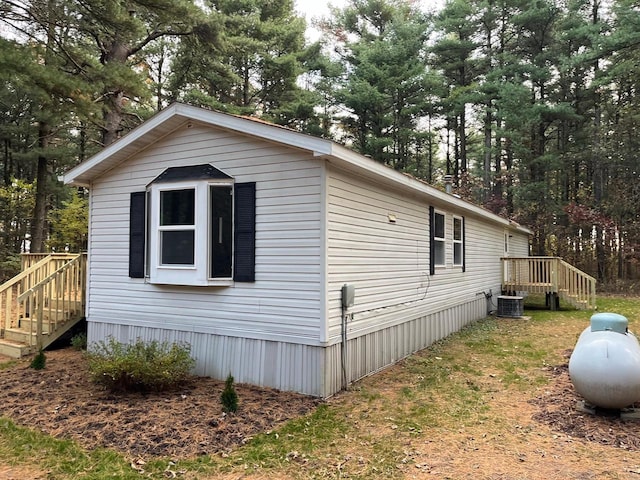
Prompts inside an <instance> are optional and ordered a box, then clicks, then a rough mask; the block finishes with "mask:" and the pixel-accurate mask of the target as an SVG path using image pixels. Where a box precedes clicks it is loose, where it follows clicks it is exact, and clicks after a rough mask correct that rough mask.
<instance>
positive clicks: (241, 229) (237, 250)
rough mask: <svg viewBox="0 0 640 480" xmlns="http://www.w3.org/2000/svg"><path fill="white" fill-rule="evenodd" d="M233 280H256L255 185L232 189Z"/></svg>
mask: <svg viewBox="0 0 640 480" xmlns="http://www.w3.org/2000/svg"><path fill="white" fill-rule="evenodd" d="M233 197H234V201H235V218H234V220H235V221H234V229H235V232H234V233H235V235H234V249H233V279H234V280H235V281H236V282H255V279H256V184H255V182H248V183H236V184H235V188H234V195H233Z"/></svg>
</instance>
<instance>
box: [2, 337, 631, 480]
mask: <svg viewBox="0 0 640 480" xmlns="http://www.w3.org/2000/svg"><path fill="white" fill-rule="evenodd" d="M569 353H570V352H567V356H566V360H567V362H568V359H569ZM80 355H81V353H79V352H77V351H74V350H72V349H63V350H58V351H52V352H48V353H47V367H46V369H45V370H41V371H36V370H33V369H31V368H29V366H28V365H29V363H28V361H20V362H18V363H17V364H16V365H14V366H12V367H10V368H6V369H4V370H0V386H1V388H0V416H4V417H7V418H10V419H12V420H13V421H15V422H16V423H18V424H20V425H25V426H31V427H33V428H36V429H38V430H41V431H43V432H45V433H47V434H49V435H52V436H54V437H64V438H71V439H73V440H75V441H77V442H78V443H79V444H81V445H82V446H84V447H86V448H88V449H91V448H95V447H97V446H103V447H108V448H112V449H116V450H118V451H121V452H123V453H125V454H126V455H128V456H131V457H132V458H135V457H148V456H168V457H171V458H174V459H179V458H188V457H194V456H198V455H201V454H215V453H222V452H228V451H230V450H232V449H234V448H235V447H237V446H238V445H241V444H243V443H244V442H246V441H247V440H249V439H250V438H251V437H252V436H253V435H255V434H257V433H260V432H265V431H267V430H271V429H273V428H275V427H277V426H278V425H279V424H282V423H283V422H285V421H286V420H288V419H291V418H294V417H297V416H300V415H304V414H305V413H307V412H309V411H311V410H312V409H314V408H315V407H316V406H317V405H318V403H319V401H318V400H316V399H312V398H309V397H306V396H302V395H297V394H293V393H284V392H279V391H276V390H270V389H261V388H255V387H251V386H246V385H237V386H236V388H237V391H238V394H239V398H240V400H241V403H240V408H239V411H238V413H237V414H231V415H225V414H223V412H222V410H221V407H220V402H219V397H220V393H221V392H222V388H223V386H224V384H223V382H220V381H216V380H212V379H209V378H197V379H195V380H194V381H193V382H191V383H190V384H189V385H187V386H186V387H184V388H183V389H181V390H179V391H175V392H169V393H161V394H146V395H143V394H130V395H117V396H116V395H112V394H110V393H108V392H106V391H104V390H103V389H102V388H101V387H99V386H96V385H94V384H91V383H90V382H89V381H88V380H87V378H88V375H87V372H86V368H85V367H84V365H85V362H83V361H81V358H80ZM398 368H401V366H398V365H396V366H394V367H391V368H390V369H388V370H386V371H384V372H382V373H381V374H379V375H377V376H374V377H369V378H368V379H366V382H367V383H372V382H374V383H375V385H376V387H377V388H378V389H379V391H380V393H382V394H383V395H384V392H385V389H386V388H389V389H390V393H391V389H397V388H398V387H397V385H396V384H395V383H394V370H395V369H398ZM547 370H548V375H549V377H550V378H551V381H550V382H549V384H548V385H546V386H545V387H544V391H543V392H541V394H540V395H538V396H537V397H536V398H535V399H531V398H525V397H528V396H527V394H523V398H514V395H513V392H510V393H508V394H507V393H506V392H505V394H504V395H503V394H502V393H500V392H499V391H498V390H496V395H495V397H494V398H493V399H492V403H493V404H494V408H495V409H499V411H500V412H501V414H503V415H504V417H505V418H507V419H509V421H510V422H511V423H512V424H513V427H512V429H511V431H512V432H511V433H510V434H509V436H508V438H507V437H504V438H493V437H491V436H483V435H482V434H480V430H477V431H470V430H468V429H467V430H465V429H461V430H460V431H457V432H456V431H452V432H447V434H446V436H445V437H446V438H442V439H439V438H435V437H434V438H419V437H414V438H411V439H407V449H406V455H407V457H406V460H407V463H406V465H405V466H402V467H401V468H402V471H403V472H404V476H405V477H406V478H452V479H457V478H478V479H479V478H487V479H489V478H490V479H496V480H499V479H502V480H507V479H509V480H515V479H530V478H536V479H538V478H540V479H542V478H544V479H551V478H553V479H566V478H575V479H584V480H587V479H593V480H596V479H599V478H625V479H626V478H631V479H633V478H639V479H640V463H639V464H638V465H636V464H635V463H633V462H636V461H638V462H640V456H639V455H638V454H635V453H634V452H640V424H639V423H638V422H640V420H639V421H623V420H620V418H619V417H618V416H617V415H612V414H611V413H610V412H599V414H598V415H595V416H594V415H588V414H584V413H581V412H580V411H578V410H577V409H576V408H575V407H576V404H577V402H578V401H579V398H578V397H577V395H576V394H575V392H574V390H573V387H572V385H571V382H570V380H569V376H568V368H567V365H566V364H563V365H558V366H553V367H547ZM490 380H491V379H490ZM349 395H350V393H349V392H346V393H342V394H340V395H338V396H336V397H334V398H333V399H331V400H330V403H331V402H338V403H340V402H344V401H345V397H348V396H349ZM43 405H44V406H45V407H44V408H43ZM366 408H369V407H367V406H366V405H361V406H354V412H356V411H357V410H358V409H366ZM363 411H364V410H363ZM359 413H360V414H361V413H362V412H359ZM355 415H357V413H354V416H355ZM479 428H480V427H479ZM380 434H381V435H382V434H384V432H380ZM603 449H604V450H603ZM585 452H588V454H587V455H585ZM603 452H604V453H603ZM591 454H592V455H593V458H591V457H589V455H591ZM603 455H604V456H610V458H611V459H615V460H616V461H615V463H616V466H615V467H613V466H612V467H607V466H603V465H604V464H605V463H606V462H603V461H602V457H603ZM625 456H626V457H625ZM625 462H627V463H625ZM627 464H628V466H624V467H621V466H620V465H627ZM607 468H611V469H612V470H611V471H613V472H614V473H611V471H608V470H607ZM614 468H615V469H617V470H613V469H614ZM479 472H485V473H484V476H482V475H480V476H478V473H479ZM486 472H493V473H491V474H490V475H489V474H487V473H486ZM617 472H619V473H617ZM609 474H611V475H609ZM22 475H24V472H20V471H13V470H11V469H7V468H5V469H4V470H3V468H1V467H0V479H1V480H13V479H16V480H17V479H19V478H25V477H23V476H22ZM29 478H34V479H35V478H41V477H39V476H37V475H36V473H35V472H33V475H31V476H30V477H29ZM42 478H44V477H42ZM233 478H240V477H233ZM242 478H245V477H242ZM246 478H259V477H246Z"/></svg>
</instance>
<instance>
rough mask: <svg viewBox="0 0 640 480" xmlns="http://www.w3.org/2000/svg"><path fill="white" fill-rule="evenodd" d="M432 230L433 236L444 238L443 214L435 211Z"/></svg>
mask: <svg viewBox="0 0 640 480" xmlns="http://www.w3.org/2000/svg"><path fill="white" fill-rule="evenodd" d="M434 221H435V222H434V223H435V226H434V230H433V236H434V237H437V238H444V215H442V214H441V213H436V214H435V218H434Z"/></svg>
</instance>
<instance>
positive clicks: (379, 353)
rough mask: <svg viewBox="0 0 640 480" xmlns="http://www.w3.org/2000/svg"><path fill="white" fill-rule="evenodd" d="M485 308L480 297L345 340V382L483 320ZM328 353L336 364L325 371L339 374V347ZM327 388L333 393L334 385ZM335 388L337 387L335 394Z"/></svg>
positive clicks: (329, 358)
mask: <svg viewBox="0 0 640 480" xmlns="http://www.w3.org/2000/svg"><path fill="white" fill-rule="evenodd" d="M486 308H487V306H486V301H485V299H484V297H482V298H481V299H478V300H474V301H470V302H468V303H464V304H461V305H456V306H453V307H451V308H447V309H446V310H442V311H439V312H435V313H432V314H428V315H425V316H422V317H419V318H414V319H411V320H407V321H406V322H404V323H401V324H399V325H396V326H393V327H389V328H385V329H383V330H379V331H377V332H373V333H370V334H367V335H363V336H361V337H358V338H354V339H352V340H349V341H348V345H347V368H346V370H347V381H348V382H349V383H351V382H353V381H356V380H358V379H360V378H363V377H365V376H367V375H370V374H372V373H375V372H377V371H379V370H381V369H383V368H385V367H387V366H389V365H392V364H394V363H396V362H398V361H399V360H401V359H403V358H405V357H407V356H408V355H411V354H412V353H414V352H417V351H419V350H422V349H423V348H426V347H428V346H429V345H431V344H432V343H434V342H437V341H438V340H440V339H442V338H444V337H446V336H448V335H450V334H451V333H454V332H456V331H458V330H460V329H461V328H463V327H464V326H465V325H468V324H469V323H471V322H473V321H476V320H479V319H482V318H485V317H486V316H487V310H486ZM331 349H333V350H335V352H334V353H333V354H331V353H330V352H327V358H328V360H329V361H330V362H332V363H333V362H337V367H336V366H335V365H332V366H331V367H329V368H328V370H330V371H332V372H335V371H336V370H337V371H338V372H340V371H341V367H340V349H341V346H340V345H334V346H332V347H331ZM340 378H341V377H338V379H340ZM330 386H331V387H333V388H334V389H335V383H334V382H332V383H331V384H330ZM339 388H340V385H338V390H339ZM336 391H337V390H336Z"/></svg>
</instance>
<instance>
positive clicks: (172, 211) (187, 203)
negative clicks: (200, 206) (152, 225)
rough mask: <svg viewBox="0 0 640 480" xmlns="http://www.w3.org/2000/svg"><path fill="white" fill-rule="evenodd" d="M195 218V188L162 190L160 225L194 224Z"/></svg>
mask: <svg viewBox="0 0 640 480" xmlns="http://www.w3.org/2000/svg"><path fill="white" fill-rule="evenodd" d="M194 219H195V190H194V189H193V188H190V189H186V190H167V191H164V192H160V225H163V226H164V225H193V224H194Z"/></svg>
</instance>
